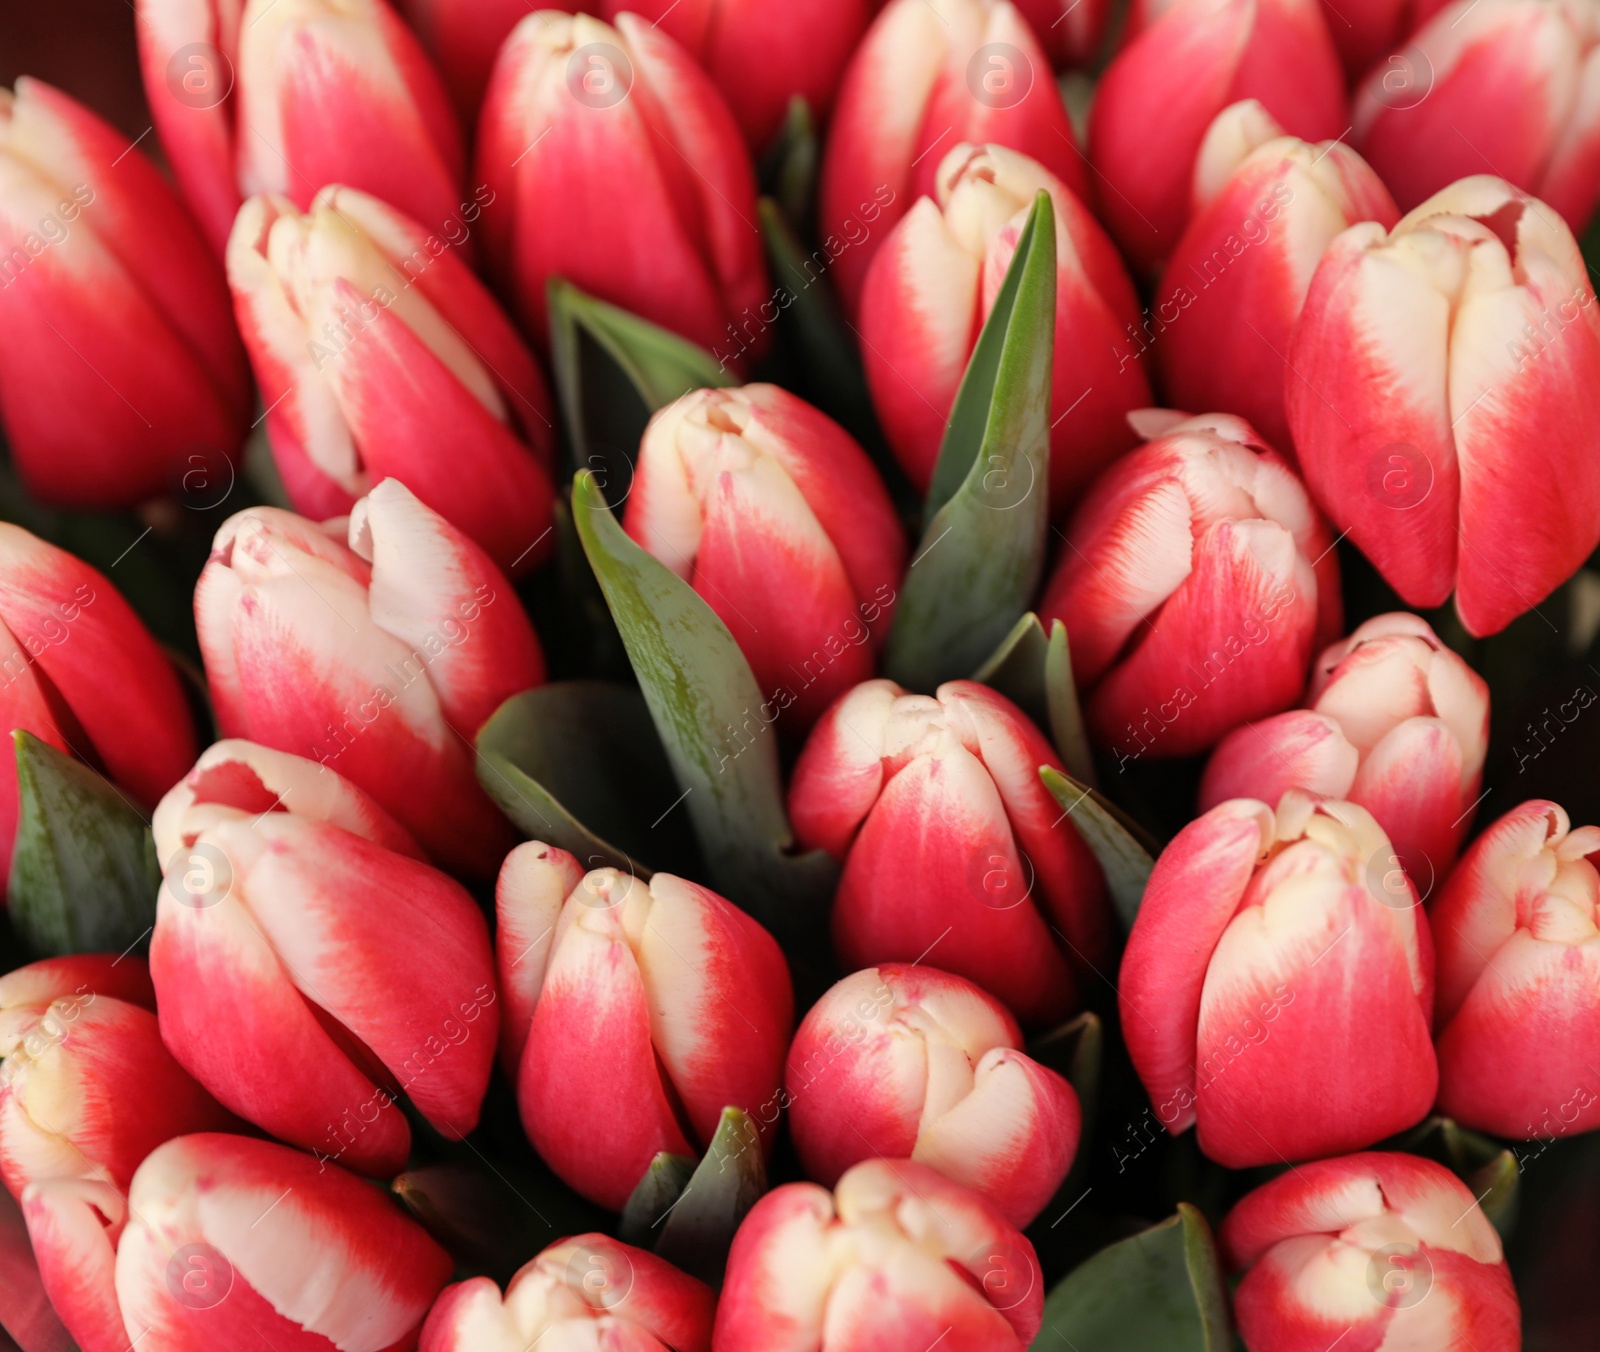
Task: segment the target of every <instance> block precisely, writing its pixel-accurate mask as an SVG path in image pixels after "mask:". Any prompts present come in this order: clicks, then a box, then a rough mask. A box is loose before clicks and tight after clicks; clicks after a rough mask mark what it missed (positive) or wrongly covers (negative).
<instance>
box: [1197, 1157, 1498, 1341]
mask: <svg viewBox="0 0 1600 1352" xmlns="http://www.w3.org/2000/svg"><path fill="white" fill-rule="evenodd" d="M1218 1239H1219V1240H1220V1241H1221V1244H1222V1252H1223V1256H1224V1257H1225V1259H1226V1260H1227V1263H1228V1266H1229V1267H1231V1268H1232V1269H1233V1270H1234V1271H1236V1272H1243V1273H1244V1280H1243V1281H1242V1282H1240V1283H1239V1286H1238V1289H1237V1290H1236V1291H1235V1292H1234V1296H1233V1312H1234V1317H1235V1319H1236V1320H1237V1321H1238V1325H1239V1333H1240V1334H1241V1335H1242V1336H1243V1338H1244V1341H1245V1343H1246V1344H1247V1345H1248V1346H1250V1347H1252V1348H1271V1349H1273V1352H1321V1349H1322V1348H1324V1347H1326V1346H1329V1345H1330V1344H1329V1340H1330V1339H1333V1340H1338V1339H1340V1338H1345V1337H1347V1336H1348V1337H1349V1341H1350V1342H1351V1344H1352V1345H1353V1346H1355V1347H1372V1348H1377V1347H1380V1346H1381V1347H1393V1348H1400V1347H1415V1348H1427V1349H1428V1352H1517V1349H1518V1348H1520V1347H1521V1346H1522V1335H1521V1331H1520V1329H1521V1314H1520V1311H1519V1309H1518V1306H1517V1293H1516V1290H1515V1289H1514V1288H1513V1287H1512V1285H1511V1273H1510V1271H1509V1269H1508V1268H1507V1267H1506V1261H1505V1257H1504V1254H1503V1253H1502V1251H1501V1248H1500V1236H1499V1235H1497V1234H1496V1233H1495V1228H1494V1226H1493V1225H1492V1224H1490V1222H1489V1218H1488V1217H1487V1216H1485V1215H1484V1214H1483V1209H1482V1208H1481V1207H1480V1206H1479V1205H1478V1199H1477V1198H1475V1197H1474V1196H1473V1195H1472V1190H1471V1189H1470V1188H1468V1187H1467V1186H1466V1184H1464V1183H1463V1182H1462V1181H1461V1180H1460V1179H1459V1178H1457V1177H1456V1176H1455V1175H1454V1174H1452V1173H1451V1172H1450V1171H1449V1170H1448V1169H1446V1168H1445V1167H1444V1166H1443V1165H1442V1164H1435V1163H1434V1162H1433V1161H1432V1160H1425V1159H1419V1158H1418V1157H1417V1156H1415V1155H1400V1154H1391V1153H1389V1152H1387V1151H1374V1152H1372V1153H1370V1154H1364V1155H1346V1156H1344V1157H1343V1158H1341V1159H1329V1160H1318V1161H1316V1162H1315V1163H1313V1164H1302V1165H1300V1166H1299V1167H1297V1168H1294V1169H1291V1170H1289V1171H1288V1172H1287V1173H1284V1174H1280V1175H1279V1176H1278V1177H1277V1178H1275V1179H1273V1180H1272V1181H1271V1182H1270V1183H1267V1184H1265V1185H1263V1186H1262V1187H1259V1188H1257V1189H1256V1190H1255V1191H1254V1192H1252V1193H1249V1194H1248V1195H1247V1196H1246V1197H1245V1198H1244V1199H1243V1200H1242V1201H1241V1202H1240V1203H1239V1204H1238V1205H1237V1206H1235V1207H1234V1209H1233V1210H1232V1211H1231V1212H1229V1213H1228V1217H1227V1219H1226V1220H1225V1221H1223V1223H1222V1229H1221V1231H1220V1233H1219V1235H1218Z"/></svg>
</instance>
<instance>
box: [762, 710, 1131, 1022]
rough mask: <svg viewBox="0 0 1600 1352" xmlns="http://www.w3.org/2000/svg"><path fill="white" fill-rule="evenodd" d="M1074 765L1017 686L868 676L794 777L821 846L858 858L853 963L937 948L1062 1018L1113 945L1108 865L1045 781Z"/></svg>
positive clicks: (838, 918) (796, 816)
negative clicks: (1019, 699) (1049, 773)
mask: <svg viewBox="0 0 1600 1352" xmlns="http://www.w3.org/2000/svg"><path fill="white" fill-rule="evenodd" d="M1043 765H1049V766H1053V767H1055V768H1056V769H1058V770H1059V769H1060V768H1061V760H1060V757H1058V756H1057V755H1056V753H1055V751H1054V749H1053V748H1052V747H1051V746H1050V744H1049V743H1048V742H1047V741H1045V739H1044V737H1043V736H1042V735H1041V734H1040V732H1039V730H1038V729H1037V728H1035V727H1034V726H1033V724H1031V723H1030V722H1029V721H1028V719H1027V716H1026V715H1025V714H1023V712H1022V710H1020V709H1018V708H1017V706H1016V705H1014V704H1012V703H1011V701H1010V700H1008V699H1006V698H1005V697H1004V696H1003V695H1000V694H997V693H996V692H995V691H993V690H990V689H988V688H987V687H986V686H982V685H978V684H976V683H975V682H972V681H950V682H947V683H946V684H944V685H942V686H940V687H939V690H938V693H937V694H936V695H933V696H929V695H911V694H907V693H906V692H905V691H904V690H902V689H901V688H900V687H899V686H897V685H896V684H895V683H894V682H893V681H882V680H880V681H868V682H866V684H864V685H859V686H857V687H856V688H855V689H854V690H852V691H851V692H850V693H849V694H848V695H846V696H845V697H844V698H843V699H842V700H840V701H839V702H838V703H837V704H835V705H834V706H833V708H831V709H829V710H828V712H827V713H826V714H825V715H824V716H823V718H822V721H821V722H819V723H818V724H817V726H816V728H815V729H814V730H813V731H812V734H811V738H810V740H809V741H808V742H807V743H806V747H805V750H804V751H803V752H802V753H801V755H800V760H799V762H798V764H796V766H795V771H794V778H793V780H792V781H791V782H790V785H789V819H790V821H792V822H793V824H794V830H795V835H796V837H797V838H798V840H799V842H800V844H801V845H802V846H803V847H804V848H806V849H821V850H826V851H827V852H828V853H829V854H831V855H832V856H833V857H834V858H835V859H837V860H839V861H840V862H841V863H842V864H843V865H844V872H843V875H842V876H841V877H840V880H839V890H838V892H837V893H836V895H835V897H834V902H833V942H834V947H835V949H836V951H837V953H838V956H839V959H840V961H841V963H842V964H843V965H844V966H845V967H846V968H847V969H851V970H854V969H858V968H862V967H871V966H873V965H875V964H877V963H880V962H910V963H917V962H921V961H923V960H924V959H927V958H930V957H931V958H932V959H933V960H934V961H936V962H938V963H939V965H940V966H941V967H942V968H943V969H944V970H946V971H949V972H954V973H955V974H956V975H958V976H964V977H966V978H967V979H968V980H970V981H974V982H976V983H977V984H978V985H979V986H981V987H983V989H984V990H986V991H989V992H990V993H992V994H994V995H996V996H998V997H999V998H1000V999H1001V1000H1002V1001H1004V1002H1005V1004H1006V1005H1007V1006H1008V1007H1009V1008H1010V1010H1011V1012H1012V1013H1013V1014H1015V1015H1016V1016H1017V1017H1018V1018H1019V1019H1020V1020H1021V1021H1022V1022H1023V1023H1024V1024H1027V1025H1029V1026H1040V1025H1045V1024H1049V1023H1052V1022H1056V1021H1059V1020H1060V1019H1063V1018H1065V1017H1066V1016H1067V1015H1068V1014H1070V1013H1071V1012H1072V1011H1073V1010H1074V1009H1075V1008H1077V1007H1078V1006H1079V1005H1080V1004H1081V1003H1082V994H1081V989H1080V986H1081V982H1082V980H1083V979H1084V977H1085V976H1086V975H1089V974H1091V973H1092V972H1093V971H1094V968H1095V964H1097V963H1100V962H1102V961H1103V960H1104V959H1105V957H1106V954H1107V952H1108V948H1109V942H1110V940H1109V918H1108V915H1107V910H1106V900H1105V890H1104V881H1103V879H1102V877H1101V874H1100V866H1099V865H1098V864H1097V863H1096V862H1095V858H1094V855H1093V854H1091V853H1090V851H1089V847H1088V846H1087V845H1085V844H1084V843H1083V841H1082V839H1080V838H1079V836H1078V834H1077V832H1076V831H1075V830H1073V828H1072V824H1071V823H1070V822H1067V821H1064V820H1063V819H1062V813H1061V809H1060V807H1059V806H1057V804H1056V801H1055V799H1054V798H1052V797H1051V796H1050V794H1049V792H1048V791H1047V790H1046V789H1045V787H1044V785H1043V784H1042V783H1041V782H1040V780H1039V767H1040V766H1043Z"/></svg>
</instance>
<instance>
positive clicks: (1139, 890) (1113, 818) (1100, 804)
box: [1039, 765, 1161, 930]
mask: <svg viewBox="0 0 1600 1352" xmlns="http://www.w3.org/2000/svg"><path fill="white" fill-rule="evenodd" d="M1039 777H1040V778H1041V779H1042V780H1044V786H1045V788H1047V789H1049V790H1050V792H1051V793H1052V794H1053V795H1054V797H1055V800H1056V802H1058V803H1060V804H1061V807H1062V810H1063V811H1064V812H1067V813H1069V814H1070V815H1071V817H1072V822H1073V825H1074V826H1076V827H1077V828H1078V834H1079V835H1080V836H1082V837H1083V839H1084V842H1085V843H1086V844H1087V845H1088V846H1089V848H1090V849H1091V850H1093V851H1094V857H1095V858H1096V859H1098V860H1099V861H1100V867H1101V868H1102V869H1103V870H1104V871H1105V875H1106V886H1107V887H1109V888H1110V889H1111V901H1112V904H1113V905H1114V906H1115V907H1116V908H1117V918H1118V919H1119V920H1121V921H1122V928H1123V929H1124V930H1129V929H1132V928H1133V922H1134V919H1135V917H1136V916H1137V915H1138V914H1139V903H1140V902H1141V901H1142V900H1143V899H1144V888H1145V884H1146V883H1148V882H1149V881H1150V870H1151V869H1153V868H1154V867H1155V862H1156V856H1157V855H1158V854H1160V853H1161V846H1160V845H1158V844H1157V843H1156V842H1155V841H1154V840H1153V839H1152V838H1151V837H1150V834H1149V833H1148V832H1147V831H1145V829H1144V828H1143V827H1142V826H1140V825H1139V824H1138V823H1137V822H1136V821H1134V820H1133V818H1131V817H1130V816H1128V815H1127V813H1125V812H1123V811H1122V809H1121V808H1119V807H1117V806H1116V805H1115V804H1114V803H1111V802H1110V801H1108V800H1107V799H1106V798H1104V797H1102V796H1101V794H1099V793H1098V792H1096V791H1095V790H1094V789H1091V788H1090V787H1089V786H1088V785H1087V784H1084V783H1082V782H1080V781H1079V780H1076V779H1074V778H1072V776H1071V775H1064V774H1062V773H1061V772H1060V771H1059V770H1055V769H1052V768H1051V767H1050V766H1048V765H1041V766H1040V767H1039Z"/></svg>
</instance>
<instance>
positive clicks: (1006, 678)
mask: <svg viewBox="0 0 1600 1352" xmlns="http://www.w3.org/2000/svg"><path fill="white" fill-rule="evenodd" d="M972 679H973V680H975V681H981V682H982V683H983V684H984V685H987V686H991V687H993V688H994V689H996V690H998V691H999V692H1000V693H1001V694H1002V695H1004V696H1005V697H1006V698H1007V699H1009V700H1010V701H1011V702H1012V703H1013V704H1015V705H1017V706H1018V707H1019V708H1020V709H1021V710H1022V711H1023V712H1024V713H1025V714H1027V715H1028V717H1029V718H1031V719H1032V720H1033V721H1034V723H1035V724H1037V725H1038V726H1039V727H1040V728H1046V729H1048V730H1049V732H1050V740H1051V741H1052V742H1054V743H1055V747H1056V750H1057V751H1058V752H1060V753H1061V759H1062V760H1063V761H1064V762H1065V763H1066V767H1067V772H1068V773H1069V774H1070V775H1071V776H1072V777H1073V778H1074V779H1077V780H1080V781H1081V782H1083V783H1085V784H1088V785H1091V786H1093V787H1098V786H1099V781H1098V779H1097V778H1096V776H1095V769H1094V757H1093V756H1092V755H1090V753H1089V739H1088V736H1087V734H1086V733H1085V732H1084V727H1083V711H1082V709H1080V708H1079V707H1078V691H1077V687H1076V686H1075V685H1074V684H1073V681H1072V654H1071V652H1070V651H1069V650H1068V648H1067V627H1066V626H1065V625H1064V624H1062V623H1061V621H1060V620H1056V621H1055V622H1054V623H1053V624H1052V626H1051V629H1050V637H1049V638H1046V637H1045V634H1044V626H1043V625H1042V624H1040V623H1039V617H1038V616H1037V615H1036V614H1034V612H1033V611H1031V610H1030V611H1029V612H1028V613H1027V614H1026V615H1024V616H1023V617H1022V618H1021V619H1020V620H1018V621H1017V622H1016V624H1014V625H1012V626H1011V632H1010V633H1009V634H1007V635H1006V636H1005V638H1003V639H1002V640H1001V641H1000V646H999V647H998V648H996V649H995V650H994V652H992V653H991V654H990V655H989V658H988V660H987V661H986V662H984V664H983V665H982V666H981V667H979V668H978V670H977V671H976V672H975V673H974V674H973V677H972Z"/></svg>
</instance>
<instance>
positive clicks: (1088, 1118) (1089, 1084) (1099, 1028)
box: [1028, 1010, 1106, 1228]
mask: <svg viewBox="0 0 1600 1352" xmlns="http://www.w3.org/2000/svg"><path fill="white" fill-rule="evenodd" d="M1105 1042H1106V1030H1105V1025H1104V1024H1103V1023H1102V1022H1101V1020H1100V1016H1099V1015H1098V1014H1095V1013H1093V1012H1092V1011H1090V1010H1085V1011H1084V1012H1083V1013H1082V1014H1080V1015H1078V1017H1077V1018H1075V1019H1072V1020H1070V1021H1069V1022H1067V1023H1064V1024H1062V1025H1061V1026H1060V1027H1059V1028H1055V1029H1052V1030H1051V1031H1050V1032H1048V1033H1046V1034H1045V1035H1044V1036H1043V1037H1040V1038H1036V1039H1035V1040H1034V1041H1032V1042H1030V1043H1029V1044H1028V1055H1029V1056H1031V1057H1032V1058H1033V1059H1034V1060H1035V1061H1037V1062H1038V1063H1039V1064H1040V1065H1042V1066H1047V1067H1049V1068H1050V1069H1051V1070H1053V1071H1055V1072H1056V1074H1058V1075H1060V1076H1062V1077H1063V1078H1064V1079H1065V1080H1066V1081H1067V1082H1068V1083H1069V1084H1070V1085H1071V1086H1072V1088H1073V1092H1074V1093H1076V1094H1077V1096H1078V1107H1079V1110H1080V1111H1081V1113H1082V1122H1083V1129H1082V1131H1081V1133H1080V1135H1079V1137H1078V1153H1077V1155H1076V1156H1075V1157H1074V1159H1073V1161H1072V1168H1071V1169H1069V1170H1068V1171H1067V1176H1066V1177H1065V1178H1064V1179H1062V1180H1061V1186H1060V1187H1059V1188H1057V1189H1056V1193H1055V1196H1054V1197H1052V1198H1051V1199H1050V1202H1049V1204H1048V1205H1046V1206H1045V1208H1044V1210H1042V1211H1041V1212H1040V1213H1039V1220H1040V1222H1042V1223H1045V1224H1046V1226H1047V1228H1054V1226H1055V1225H1057V1224H1059V1223H1060V1221H1061V1219H1062V1218H1063V1216H1064V1215H1065V1214H1066V1213H1067V1211H1068V1209H1069V1208H1071V1207H1074V1206H1075V1205H1076V1204H1077V1203H1078V1202H1080V1201H1082V1200H1083V1195H1084V1183H1083V1179H1084V1175H1085V1174H1087V1173H1088V1172H1089V1160H1090V1156H1091V1154H1092V1151H1093V1146H1094V1139H1093V1138H1094V1124H1095V1120H1096V1118H1097V1116H1098V1112H1099V1107H1100V1074H1101V1067H1102V1064H1103V1062H1104V1060H1105Z"/></svg>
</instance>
